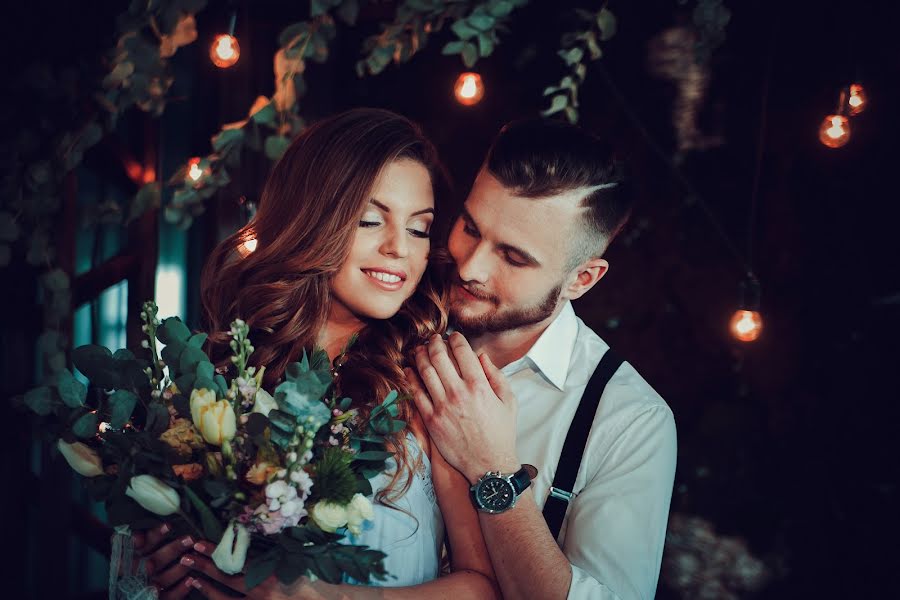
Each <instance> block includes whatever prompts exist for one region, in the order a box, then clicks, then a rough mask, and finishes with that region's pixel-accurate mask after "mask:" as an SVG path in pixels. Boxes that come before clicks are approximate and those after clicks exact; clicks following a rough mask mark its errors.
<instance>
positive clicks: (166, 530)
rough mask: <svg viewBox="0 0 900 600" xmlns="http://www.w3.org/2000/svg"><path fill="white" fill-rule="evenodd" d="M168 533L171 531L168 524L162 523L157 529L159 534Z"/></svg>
mask: <svg viewBox="0 0 900 600" xmlns="http://www.w3.org/2000/svg"><path fill="white" fill-rule="evenodd" d="M170 531H172V528H171V527H169V524H168V523H163V524H162V527H160V528H159V532H160V533H161V534H163V535H165V534H167V533H169V532H170Z"/></svg>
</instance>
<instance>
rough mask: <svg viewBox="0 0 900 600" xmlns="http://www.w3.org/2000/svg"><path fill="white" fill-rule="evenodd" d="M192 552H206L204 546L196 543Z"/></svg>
mask: <svg viewBox="0 0 900 600" xmlns="http://www.w3.org/2000/svg"><path fill="white" fill-rule="evenodd" d="M194 550H196V551H197V552H206V546H204V545H203V544H201V543H199V542H198V543H196V544H194Z"/></svg>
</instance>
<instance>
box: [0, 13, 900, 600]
mask: <svg viewBox="0 0 900 600" xmlns="http://www.w3.org/2000/svg"><path fill="white" fill-rule="evenodd" d="M898 16H900V11H898V10H897V9H896V8H895V7H894V6H893V5H892V3H888V2H874V1H873V2H858V3H853V4H848V3H846V2H844V3H838V2H832V1H831V0H825V1H823V2H817V3H811V2H774V1H772V0H769V1H760V2H746V1H745V2H737V1H736V0H683V1H682V0H644V1H641V2H625V1H616V0H612V1H610V2H608V3H601V2H588V1H586V0H585V1H582V2H575V1H570V0H559V1H554V2H550V1H547V0H531V1H530V2H525V1H524V0H491V1H485V2H479V1H470V0H452V1H451V0H402V1H390V0H385V1H377V2H369V1H366V0H314V1H313V2H311V3H310V2H288V1H286V0H254V1H252V2H251V1H250V0H233V1H227V0H208V1H206V2H204V1H203V0H150V1H149V2H134V3H132V4H131V5H129V3H127V2H113V1H108V0H105V1H95V2H90V3H84V2H62V1H59V2H51V1H48V0H31V1H30V2H27V3H26V2H14V3H6V5H5V6H4V8H3V13H2V17H0V27H2V38H0V39H2V41H3V44H2V48H3V51H4V52H5V53H6V54H5V56H6V59H5V60H3V61H2V64H0V72H2V77H0V81H2V85H3V90H2V94H0V107H2V109H0V135H2V139H3V141H2V146H0V168H2V173H0V191H2V205H0V263H2V268H0V276H2V278H3V294H2V295H3V306H4V311H3V312H4V315H3V320H2V321H3V324H2V339H3V343H2V344H0V365H2V373H3V376H2V378H0V381H2V383H0V386H2V391H3V394H2V396H3V397H4V398H12V397H14V396H16V395H20V394H22V393H24V392H25V391H26V390H27V389H29V388H30V387H32V386H34V385H36V384H37V383H38V382H40V381H41V380H42V378H44V377H46V376H47V375H48V374H49V373H52V372H53V371H54V370H56V369H60V368H63V367H65V366H67V365H68V360H67V356H68V353H69V352H70V350H71V348H72V347H75V346H79V345H82V344H87V343H98V344H103V345H106V346H109V347H112V348H119V347H125V346H126V345H128V346H129V347H134V345H136V344H138V343H139V340H140V325H141V323H140V320H139V319H138V312H139V310H140V305H141V303H142V302H143V301H144V300H146V299H149V298H154V299H155V300H156V301H157V303H158V304H159V307H160V315H161V316H170V315H178V316H181V317H182V319H184V320H185V321H186V322H187V324H188V325H189V326H190V327H192V328H199V327H200V323H199V308H200V307H199V299H198V291H199V285H198V281H199V273H200V269H201V268H202V265H203V262H204V260H205V257H206V256H207V254H208V252H209V251H210V250H211V248H212V247H213V246H214V245H215V244H216V243H217V241H218V240H220V239H221V238H222V237H224V236H225V235H227V234H228V233H230V232H232V231H234V230H235V229H236V228H237V227H239V226H241V225H243V224H244V223H246V222H247V220H248V219H250V218H252V215H253V212H254V210H255V207H256V202H257V201H258V198H259V192H260V190H261V186H262V183H263V181H264V180H265V177H266V174H267V172H268V170H269V169H270V167H271V165H272V161H273V160H275V159H277V157H278V156H279V155H280V153H281V152H282V151H283V150H284V147H285V146H286V144H287V142H288V141H289V139H290V138H291V137H293V136H294V135H296V134H297V133H299V132H300V131H302V129H303V127H305V125H306V124H307V123H310V122H314V121H315V120H316V119H318V118H321V117H323V116H327V115H330V114H333V113H336V112H339V111H341V110H344V109H347V108H351V107H355V106H378V107H384V108H388V109H391V110H394V111H397V112H400V113H402V114H404V115H406V116H408V117H410V118H412V119H414V120H416V121H417V122H419V123H420V124H421V125H422V126H423V128H424V130H425V131H426V133H427V134H428V135H429V136H430V137H431V139H432V140H433V141H434V142H435V143H436V145H437V146H438V148H439V150H440V152H441V155H442V158H443V160H444V162H445V163H446V166H447V168H448V170H449V172H450V174H451V175H452V178H453V184H454V186H453V190H452V192H451V193H450V194H448V195H447V196H446V197H444V198H440V199H439V201H440V202H441V204H440V206H439V213H440V218H441V220H442V221H443V223H444V225H445V226H446V225H447V224H448V223H450V222H451V221H452V219H453V217H454V216H455V215H456V212H457V210H458V207H459V206H460V204H461V202H462V201H463V200H464V199H465V196H466V194H467V192H468V189H469V186H470V185H471V183H472V180H473V178H474V176H475V174H476V172H477V170H478V168H479V166H480V163H481V160H482V158H483V156H484V153H485V151H486V150H487V146H488V144H489V143H490V140H491V139H492V137H493V136H494V135H495V134H496V132H497V131H498V130H499V128H500V127H501V126H502V125H503V124H504V123H505V122H507V121H510V120H512V119H515V118H520V117H527V116H534V115H537V114H539V113H540V112H541V111H549V112H550V113H552V117H553V118H562V119H569V120H572V121H577V122H578V124H579V125H581V126H583V127H584V128H586V129H588V130H590V131H592V132H594V133H596V134H597V135H598V136H601V137H603V138H605V139H608V140H610V141H611V142H612V143H614V144H615V145H617V146H618V147H619V148H621V150H622V152H623V153H624V154H625V155H626V156H627V158H628V160H629V162H630V164H631V168H632V171H633V174H634V178H635V181H636V183H637V185H638V189H639V192H640V194H639V200H638V206H637V208H636V210H635V213H634V215H633V218H632V220H631V222H630V224H629V225H628V227H627V228H626V230H625V231H624V233H623V234H622V236H621V237H620V238H619V239H618V240H617V241H616V242H615V243H614V244H613V246H612V247H611V249H610V250H609V252H608V254H607V258H608V260H609V261H610V263H611V270H610V273H609V275H608V276H607V277H605V278H604V279H603V281H602V282H601V283H600V284H599V285H598V286H597V287H596V288H595V289H594V290H592V292H591V293H590V294H588V295H587V296H586V297H585V298H583V299H581V300H579V301H578V302H577V303H576V305H575V309H576V312H577V313H578V314H579V315H580V316H581V317H582V318H583V319H584V320H585V321H586V322H587V323H588V324H589V325H590V326H591V327H593V328H594V329H595V330H596V331H597V332H598V333H599V334H600V335H601V337H603V338H604V339H605V340H606V341H607V342H609V343H610V344H611V345H612V346H613V347H615V348H616V349H617V351H618V352H619V353H620V354H621V355H623V356H624V357H626V358H627V360H629V361H630V362H631V363H632V364H634V365H635V366H636V368H637V369H638V370H639V371H640V372H641V373H642V374H643V375H644V377H645V378H646V379H647V380H648V381H649V382H650V383H651V384H652V385H653V386H654V387H655V388H656V389H657V390H658V391H659V392H660V393H661V394H662V396H663V397H664V398H665V399H666V401H667V402H668V403H669V405H670V406H671V407H672V409H673V411H674V413H675V418H676V422H677V426H678V435H679V456H678V471H677V475H676V481H675V491H674V494H673V498H672V509H671V517H670V526H669V533H668V536H667V545H666V552H665V555H664V557H663V568H662V573H661V576H660V582H659V587H658V593H657V596H658V597H660V598H749V597H754V598H757V597H758V598H797V597H884V596H892V595H893V594H892V593H891V592H890V589H892V588H893V586H894V582H893V578H892V577H891V576H890V573H893V572H894V570H893V569H894V568H896V565H897V564H898V558H900V553H898V551H897V543H896V540H897V538H898V537H900V519H898V517H897V509H898V488H897V484H898V479H900V478H898V468H897V466H896V462H897V459H898V458H900V453H898V446H897V443H896V438H897V434H896V431H897V428H898V425H900V409H898V402H897V401H898V400H900V394H898V392H897V388H896V383H895V380H894V375H895V374H896V371H895V370H894V369H896V368H897V364H898V359H900V353H898V351H897V349H896V347H897V334H898V332H900V329H898V325H900V261H898V257H900V252H898V250H897V246H898V243H900V237H898V235H897V233H896V229H897V227H898V225H897V224H898V222H900V220H898V218H900V207H898V203H900V197H898V185H897V171H895V170H894V169H896V168H897V162H898V157H900V152H898V140H900V111H898V108H900V84H898V82H900V43H898V36H897V34H896V27H897V21H898ZM228 34H230V35H232V36H233V39H235V40H236V41H237V43H238V45H239V50H238V49H237V48H235V47H233V46H229V45H228V44H229V42H228V40H226V41H224V42H223V41H221V40H219V39H218V37H217V36H221V35H228ZM234 58H236V59H237V60H236V62H234ZM216 63H218V64H216ZM230 63H233V64H230ZM466 73H469V74H470V75H467V76H464V74H466ZM853 85H856V86H857V87H855V88H853V87H851V86H853ZM455 88H456V89H455ZM481 93H483V97H480V98H479V96H480V95H481ZM260 96H263V98H262V99H259V97H260ZM576 101H577V104H576ZM742 309H746V310H750V311H756V312H755V313H753V314H751V315H747V316H745V317H744V321H741V322H740V323H738V324H737V325H735V324H734V323H733V321H734V317H735V314H736V311H739V310H742ZM738 316H740V315H738ZM757 318H758V319H759V321H755V320H754V319H757ZM759 322H761V323H762V326H761V329H760V328H759ZM730 323H731V325H730ZM2 406H3V415H4V417H5V418H4V422H5V423H7V434H6V435H4V436H3V437H2V439H3V450H2V465H3V473H2V481H3V482H4V488H5V489H4V493H3V494H2V496H3V503H4V506H5V508H6V510H4V511H3V512H2V518H0V528H2V529H0V532H2V537H0V539H2V540H4V542H5V543H6V544H7V548H8V552H5V553H4V555H5V556H6V558H5V560H4V561H3V562H4V566H3V568H4V570H8V576H7V577H6V578H5V580H6V581H7V582H12V583H13V588H12V591H10V592H9V596H8V597H11V598H12V597H15V598H60V597H71V598H100V597H105V595H106V581H107V571H106V569H107V564H108V558H107V556H108V552H109V533H110V532H109V530H108V528H106V527H105V525H104V523H103V520H104V516H105V513H104V508H103V506H102V505H100V504H96V503H92V502H91V501H90V500H89V499H88V497H87V494H86V492H85V491H84V489H83V486H82V483H81V481H80V479H79V477H78V476H76V475H73V474H72V473H71V470H70V469H69V467H68V466H67V465H66V463H65V461H64V460H62V458H61V457H60V456H59V454H58V453H57V452H56V451H55V450H53V449H51V447H50V446H49V445H47V444H45V443H44V442H43V438H42V435H41V434H42V431H41V430H40V429H39V428H38V427H36V426H34V425H32V424H31V420H30V419H29V418H28V416H27V415H25V414H24V413H22V412H21V411H18V410H16V409H15V408H14V406H13V403H9V402H4V403H2Z"/></svg>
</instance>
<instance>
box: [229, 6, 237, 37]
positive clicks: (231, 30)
mask: <svg viewBox="0 0 900 600" xmlns="http://www.w3.org/2000/svg"><path fill="white" fill-rule="evenodd" d="M236 23H237V11H236V10H233V11H231V18H229V20H228V35H230V36H231V37H234V26H235V24H236Z"/></svg>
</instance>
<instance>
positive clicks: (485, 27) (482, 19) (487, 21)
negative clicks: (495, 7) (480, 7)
mask: <svg viewBox="0 0 900 600" xmlns="http://www.w3.org/2000/svg"><path fill="white" fill-rule="evenodd" d="M466 22H467V23H468V24H469V25H471V26H472V27H474V28H475V29H478V30H479V31H489V30H490V29H491V28H492V27H493V26H494V17H492V16H490V15H472V16H471V17H469V18H468V19H466Z"/></svg>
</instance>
